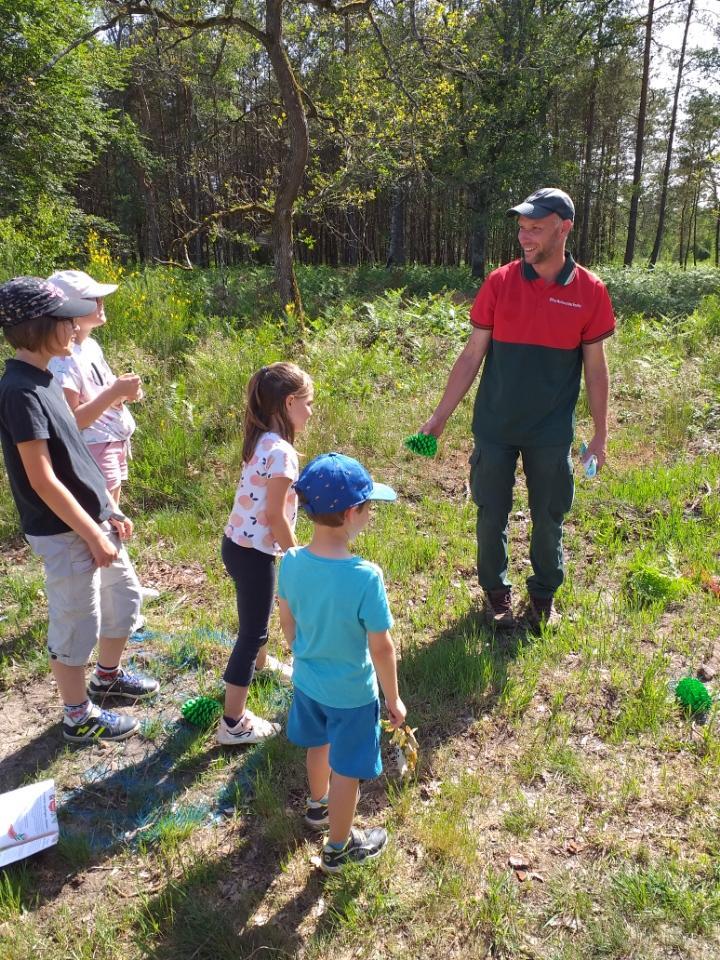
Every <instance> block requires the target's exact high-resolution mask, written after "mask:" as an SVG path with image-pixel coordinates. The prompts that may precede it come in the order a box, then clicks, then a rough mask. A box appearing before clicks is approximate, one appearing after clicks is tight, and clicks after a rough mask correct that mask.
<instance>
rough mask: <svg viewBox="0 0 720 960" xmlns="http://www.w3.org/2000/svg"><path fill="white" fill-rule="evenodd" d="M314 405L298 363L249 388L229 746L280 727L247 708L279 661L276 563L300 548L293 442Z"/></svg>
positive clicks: (227, 556) (230, 536)
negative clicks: (270, 644) (254, 684)
mask: <svg viewBox="0 0 720 960" xmlns="http://www.w3.org/2000/svg"><path fill="white" fill-rule="evenodd" d="M312 403H313V384H312V380H311V379H310V377H309V376H308V375H307V374H306V373H305V372H304V371H303V370H301V369H300V368H299V367H297V366H296V365H295V364H294V363H272V364H270V365H269V366H267V367H263V368H262V369H261V370H258V372H257V373H256V374H254V375H253V377H252V378H251V380H250V383H249V384H248V399H247V408H246V411H245V439H244V443H243V451H242V459H243V469H242V476H241V477H240V483H239V484H238V487H237V490H236V492H235V501H234V503H233V508H232V511H231V513H230V517H229V519H228V522H227V525H226V527H225V536H224V537H223V542H222V558H223V563H224V564H225V569H226V570H227V572H228V574H229V575H230V577H232V579H233V581H234V583H235V593H236V597H237V608H238V621H239V629H238V636H237V640H236V642H235V646H234V648H233V651H232V653H231V654H230V659H229V661H228V665H227V667H226V669H225V673H224V674H223V679H224V681H225V711H224V716H223V718H222V720H221V721H220V728H219V730H218V740H219V742H220V743H222V744H226V745H236V744H245V743H257V742H258V741H259V740H264V739H266V738H268V737H273V736H275V734H276V733H278V731H279V730H280V727H279V725H278V724H277V723H270V722H269V721H267V720H264V719H263V718H262V717H257V716H255V714H253V713H251V712H250V711H249V710H248V709H247V707H246V704H247V696H248V689H249V686H250V682H251V680H252V678H253V675H254V673H255V670H256V669H262V667H263V666H265V665H266V664H268V663H269V662H270V661H271V660H274V658H270V657H268V656H267V651H266V649H265V645H266V643H267V635H268V623H269V621H270V614H271V613H272V607H273V603H274V599H275V558H276V557H278V556H281V555H282V554H283V553H284V552H285V551H286V550H289V549H290V547H294V546H296V540H295V520H296V517H297V496H296V494H295V491H294V490H293V488H292V485H293V483H294V482H295V481H296V480H297V478H298V472H299V470H298V457H297V453H296V452H295V449H294V447H293V442H294V440H295V435H296V434H297V433H299V432H300V431H301V430H302V429H303V428H304V427H305V424H306V423H307V422H308V420H309V419H310V417H311V415H312ZM275 666H276V667H282V665H281V664H277V663H275ZM286 669H287V668H286Z"/></svg>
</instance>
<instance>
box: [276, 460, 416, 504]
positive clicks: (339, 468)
mask: <svg viewBox="0 0 720 960" xmlns="http://www.w3.org/2000/svg"><path fill="white" fill-rule="evenodd" d="M295 489H296V490H298V491H299V492H300V493H302V495H303V497H304V498H305V501H306V502H305V504H304V505H303V506H304V508H305V510H306V511H307V512H308V513H310V514H318V513H340V512H341V511H342V510H347V509H348V507H354V506H356V505H357V504H360V503H365V501H366V500H396V499H397V494H396V493H395V491H394V490H393V489H392V487H388V486H386V484H384V483H375V482H374V480H373V478H372V477H371V476H370V474H369V473H368V472H367V470H366V469H365V467H364V466H363V465H362V464H361V463H359V462H358V461H357V460H355V459H353V457H346V456H345V454H343V453H321V454H320V455H319V456H317V457H315V459H314V460H311V461H310V463H308V465H307V466H306V467H305V469H304V470H303V471H302V473H301V474H300V476H299V478H298V480H297V482H296V483H295Z"/></svg>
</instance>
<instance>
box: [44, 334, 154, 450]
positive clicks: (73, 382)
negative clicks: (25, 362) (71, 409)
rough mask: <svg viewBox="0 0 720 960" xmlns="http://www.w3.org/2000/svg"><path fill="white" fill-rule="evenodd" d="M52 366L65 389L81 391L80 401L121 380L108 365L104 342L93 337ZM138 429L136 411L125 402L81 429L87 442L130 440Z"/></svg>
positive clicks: (106, 411)
mask: <svg viewBox="0 0 720 960" xmlns="http://www.w3.org/2000/svg"><path fill="white" fill-rule="evenodd" d="M49 368H50V373H52V375H53V376H54V377H55V379H56V380H57V381H58V382H59V384H60V386H61V387H62V388H63V389H65V388H66V387H67V389H68V390H74V391H75V393H77V394H78V395H79V397H80V401H79V402H80V403H88V402H89V401H90V400H94V399H95V397H96V396H97V395H98V394H99V393H100V392H101V391H102V390H105V389H107V387H109V386H110V385H111V384H113V383H115V381H116V380H117V377H116V376H115V374H114V373H113V372H112V370H111V369H110V367H109V366H108V365H107V362H106V360H105V357H104V356H103V352H102V349H101V347H100V344H99V343H98V342H97V341H96V340H93V338H92V337H87V339H85V340H83V342H82V343H76V344H74V345H73V351H72V356H70V357H53V358H52V360H51V361H50V364H49ZM134 430H135V420H134V418H133V415H132V414H131V413H130V411H129V410H128V408H127V406H126V405H125V404H124V403H123V404H122V405H118V406H111V407H108V408H107V410H105V411H103V413H101V414H100V416H99V417H98V418H97V420H95V421H93V423H91V424H90V426H89V427H85V429H84V430H81V431H80V432H81V433H82V436H83V440H84V441H85V443H112V442H113V441H115V440H129V439H130V437H131V436H132V434H133V432H134Z"/></svg>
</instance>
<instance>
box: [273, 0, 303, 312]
mask: <svg viewBox="0 0 720 960" xmlns="http://www.w3.org/2000/svg"><path fill="white" fill-rule="evenodd" d="M265 23H266V29H267V37H268V39H267V43H266V49H267V53H268V57H269V58H270V63H271V64H272V67H273V70H274V72H275V78H276V80H277V82H278V87H279V88H280V95H281V97H282V102H283V107H284V109H285V115H286V117H287V130H288V134H289V141H290V142H289V144H288V146H287V150H286V153H285V156H284V158H283V160H282V164H281V167H280V181H279V183H278V188H277V194H276V196H275V205H274V208H273V216H272V245H273V256H274V261H275V281H276V283H277V288H278V293H279V295H280V301H281V303H282V305H283V307H284V308H285V310H290V311H292V312H293V313H294V314H295V316H296V318H297V319H298V320H299V321H300V322H302V319H303V306H302V299H301V297H300V289H299V288H298V285H297V280H296V278H295V266H294V259H293V207H294V205H295V201H296V200H297V197H298V194H299V193H300V188H301V186H302V182H303V177H304V176H305V168H306V166H307V159H308V150H309V136H308V124H307V117H306V116H305V108H304V107H303V102H302V95H301V93H300V88H299V87H298V85H297V81H296V80H295V75H294V73H293V69H292V66H291V64H290V61H289V59H288V55H287V51H286V50H285V46H284V44H283V36H282V0H266V3H265Z"/></svg>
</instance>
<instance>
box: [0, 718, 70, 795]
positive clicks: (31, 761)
mask: <svg viewBox="0 0 720 960" xmlns="http://www.w3.org/2000/svg"><path fill="white" fill-rule="evenodd" d="M67 747H68V745H67V743H66V742H65V741H64V740H63V736H62V726H61V725H60V723H58V724H57V725H56V726H54V727H50V729H49V730H48V729H47V728H46V727H43V728H42V732H41V733H40V734H39V735H38V736H37V737H34V738H33V739H32V740H29V741H28V742H27V743H25V744H24V745H23V746H22V747H21V748H20V749H19V750H16V751H15V753H11V754H10V755H9V756H7V757H3V759H2V760H0V790H2V792H5V791H6V790H17V788H18V787H21V786H22V785H23V784H25V783H30V782H32V781H33V780H36V779H37V778H38V776H39V775H40V774H41V773H42V771H43V770H46V769H47V768H48V767H49V766H50V764H52V763H53V762H54V761H55V760H56V759H57V758H58V757H59V756H60V755H61V754H62V753H64V752H65V750H66V749H67Z"/></svg>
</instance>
